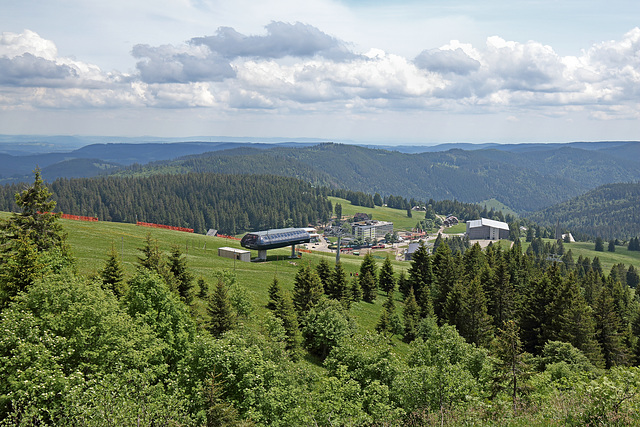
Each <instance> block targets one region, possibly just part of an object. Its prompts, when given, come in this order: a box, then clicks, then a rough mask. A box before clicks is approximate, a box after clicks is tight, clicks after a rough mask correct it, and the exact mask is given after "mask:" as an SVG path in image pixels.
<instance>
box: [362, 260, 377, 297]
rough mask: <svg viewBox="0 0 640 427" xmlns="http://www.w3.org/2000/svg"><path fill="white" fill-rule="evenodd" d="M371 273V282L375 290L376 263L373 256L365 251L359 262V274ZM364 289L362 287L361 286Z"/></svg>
mask: <svg viewBox="0 0 640 427" xmlns="http://www.w3.org/2000/svg"><path fill="white" fill-rule="evenodd" d="M367 271H368V272H369V273H371V277H372V278H373V283H374V285H375V288H376V290H377V289H378V265H377V264H376V260H375V259H374V258H373V255H371V253H367V254H365V255H364V258H363V259H362V263H361V264H360V276H364V274H365V273H366V272H367ZM362 290H363V291H364V287H363V288H362Z"/></svg>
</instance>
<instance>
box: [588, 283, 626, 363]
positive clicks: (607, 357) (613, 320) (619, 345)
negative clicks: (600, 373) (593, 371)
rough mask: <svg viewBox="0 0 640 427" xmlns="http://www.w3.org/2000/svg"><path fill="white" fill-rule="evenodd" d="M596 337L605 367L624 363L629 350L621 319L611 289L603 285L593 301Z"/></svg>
mask: <svg viewBox="0 0 640 427" xmlns="http://www.w3.org/2000/svg"><path fill="white" fill-rule="evenodd" d="M593 309H594V316H595V321H596V339H597V340H598V342H599V343H600V346H601V348H602V356H603V358H604V365H605V368H607V369H609V368H611V367H612V366H620V365H625V364H626V363H627V361H628V357H629V352H628V349H627V348H626V346H625V343H624V340H623V334H622V331H621V328H622V321H621V319H620V318H619V316H618V313H617V312H616V307H615V302H614V300H613V297H612V296H611V290H610V289H609V288H608V287H606V286H603V287H602V290H601V291H600V292H599V293H598V295H597V296H596V298H595V301H594V307H593Z"/></svg>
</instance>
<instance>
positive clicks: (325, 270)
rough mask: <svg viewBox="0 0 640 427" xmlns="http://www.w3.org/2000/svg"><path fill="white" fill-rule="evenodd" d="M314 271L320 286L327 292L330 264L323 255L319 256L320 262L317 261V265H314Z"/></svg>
mask: <svg viewBox="0 0 640 427" xmlns="http://www.w3.org/2000/svg"><path fill="white" fill-rule="evenodd" d="M316 273H318V277H320V281H321V282H322V286H323V288H324V293H325V294H329V287H330V286H331V275H332V269H331V265H329V262H328V261H327V259H326V258H325V257H322V258H320V262H319V263H318V265H316Z"/></svg>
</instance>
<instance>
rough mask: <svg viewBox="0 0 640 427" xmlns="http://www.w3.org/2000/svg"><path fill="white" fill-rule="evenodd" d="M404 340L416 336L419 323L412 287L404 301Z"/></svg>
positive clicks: (409, 340)
mask: <svg viewBox="0 0 640 427" xmlns="http://www.w3.org/2000/svg"><path fill="white" fill-rule="evenodd" d="M402 314H403V318H404V341H405V342H411V341H413V340H414V339H416V337H417V336H418V326H419V325H420V318H421V316H420V307H419V306H418V303H417V302H416V297H415V295H414V294H413V288H411V289H410V290H409V296H408V297H407V299H406V300H405V301H404V311H403V313H402Z"/></svg>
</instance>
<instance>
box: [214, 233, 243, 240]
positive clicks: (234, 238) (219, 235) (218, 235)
mask: <svg viewBox="0 0 640 427" xmlns="http://www.w3.org/2000/svg"><path fill="white" fill-rule="evenodd" d="M216 237H222V238H223V239H231V240H242V239H241V238H239V237H234V236H226V235H224V234H216Z"/></svg>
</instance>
